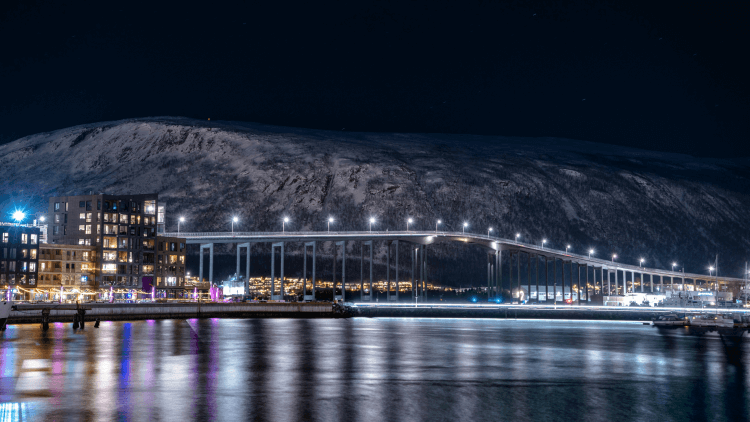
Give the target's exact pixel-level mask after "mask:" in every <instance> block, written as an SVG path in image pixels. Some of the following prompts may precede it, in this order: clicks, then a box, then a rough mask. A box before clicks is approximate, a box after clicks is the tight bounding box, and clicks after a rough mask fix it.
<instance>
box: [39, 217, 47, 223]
mask: <svg viewBox="0 0 750 422" xmlns="http://www.w3.org/2000/svg"><path fill="white" fill-rule="evenodd" d="M46 219H47V218H46V217H45V216H41V217H39V221H41V222H42V223H44V220H46Z"/></svg>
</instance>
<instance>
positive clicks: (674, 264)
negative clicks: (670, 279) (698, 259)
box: [672, 262, 677, 272]
mask: <svg viewBox="0 0 750 422" xmlns="http://www.w3.org/2000/svg"><path fill="white" fill-rule="evenodd" d="M676 266H677V263H676V262H673V263H672V272H674V267H676Z"/></svg>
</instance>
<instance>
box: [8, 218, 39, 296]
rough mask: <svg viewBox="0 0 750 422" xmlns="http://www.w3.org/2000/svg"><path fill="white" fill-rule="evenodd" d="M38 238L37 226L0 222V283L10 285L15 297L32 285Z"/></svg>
mask: <svg viewBox="0 0 750 422" xmlns="http://www.w3.org/2000/svg"><path fill="white" fill-rule="evenodd" d="M39 238H40V230H39V227H35V226H29V225H18V224H11V223H0V286H2V287H3V288H5V289H6V292H7V289H14V290H15V294H16V296H15V297H16V298H19V297H28V296H29V295H30V293H29V292H30V289H33V288H35V287H36V284H37V277H38V272H39V268H38V262H39V260H38V258H39Z"/></svg>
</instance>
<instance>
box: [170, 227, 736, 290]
mask: <svg viewBox="0 0 750 422" xmlns="http://www.w3.org/2000/svg"><path fill="white" fill-rule="evenodd" d="M161 235H162V236H167V237H184V238H188V239H216V238H221V239H231V238H240V239H241V238H247V237H264V238H287V237H339V238H341V237H363V236H413V237H425V236H449V237H456V238H468V239H473V240H486V241H490V242H498V243H501V244H503V245H508V246H519V247H522V248H524V249H527V250H532V251H537V252H546V253H549V254H554V255H559V256H561V257H565V258H569V259H571V260H573V261H577V262H582V263H586V264H591V265H593V266H600V267H605V268H608V269H617V270H621V271H632V272H638V273H648V274H654V275H658V276H662V275H664V276H668V277H676V278H689V279H698V280H712V279H716V277H715V276H707V275H703V274H695V273H682V272H678V271H670V270H664V269H659V268H649V267H640V266H638V265H629V264H625V263H619V262H616V261H615V262H612V261H609V260H606V259H601V258H596V257H589V256H588V255H581V254H577V253H573V252H570V251H564V250H560V249H552V248H548V247H544V246H541V245H536V244H533V243H527V242H521V241H516V240H515V239H507V238H503V237H499V236H488V235H486V234H482V233H467V232H455V231H440V230H438V231H434V230H431V231H421V230H420V231H417V230H408V231H405V230H404V231H398V230H397V231H390V230H386V231H382V230H372V231H370V230H362V231H283V232H179V233H163V234H161ZM238 240H239V239H238ZM718 279H719V280H722V281H725V280H731V281H744V280H743V279H739V278H732V277H718Z"/></svg>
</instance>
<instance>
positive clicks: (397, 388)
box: [0, 318, 750, 421]
mask: <svg viewBox="0 0 750 422" xmlns="http://www.w3.org/2000/svg"><path fill="white" fill-rule="evenodd" d="M745 349H746V347H745V348H743V347H741V346H736V345H734V343H733V342H729V341H727V340H725V341H722V340H721V339H720V338H719V337H718V336H716V335H712V334H707V335H703V336H697V335H691V334H689V333H688V332H687V331H683V330H658V329H656V328H653V327H649V326H643V325H641V324H640V323H621V322H613V323H607V322H588V321H521V320H519V321H513V320H477V319H471V320H469V319H388V318H385V319H378V318H375V319H366V318H354V319H348V320H343V319H339V320H334V319H316V320H304V319H245V320H239V319H206V320H161V321H139V322H129V323H128V322H103V323H102V325H101V327H100V328H99V329H94V328H91V326H90V325H89V326H87V328H86V330H85V331H73V330H72V329H71V325H70V324H61V323H56V324H53V325H52V327H51V328H50V330H49V331H48V332H46V333H45V332H42V331H41V330H40V329H39V326H38V325H11V326H9V327H8V330H7V331H6V332H5V333H4V334H3V337H2V339H1V340H0V373H1V374H2V378H0V402H2V403H3V404H2V407H1V408H0V412H3V413H2V414H3V416H2V417H0V419H2V420H18V419H21V420H42V419H56V420H180V421H187V420H209V419H211V420H289V421H293V420H321V421H330V420H366V421H378V420H382V421H395V420H451V421H455V420H492V421H496V420H521V421H523V420H561V419H576V420H653V419H654V418H656V417H658V415H662V414H667V413H668V414H669V415H670V418H669V419H670V420H745V419H746V418H747V416H748V408H749V406H748V403H750V401H749V400H748V397H747V394H748V391H750V376H749V375H748V367H750V365H748V364H749V363H750V361H749V360H748V352H747V350H745Z"/></svg>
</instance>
